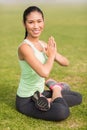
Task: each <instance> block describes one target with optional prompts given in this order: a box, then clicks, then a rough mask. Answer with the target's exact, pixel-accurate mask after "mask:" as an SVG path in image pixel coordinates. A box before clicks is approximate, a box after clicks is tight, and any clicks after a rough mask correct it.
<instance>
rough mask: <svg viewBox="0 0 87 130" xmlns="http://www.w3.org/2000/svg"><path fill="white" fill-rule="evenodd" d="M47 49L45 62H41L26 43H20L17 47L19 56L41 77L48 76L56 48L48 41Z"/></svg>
mask: <svg viewBox="0 0 87 130" xmlns="http://www.w3.org/2000/svg"><path fill="white" fill-rule="evenodd" d="M47 48H48V49H47V50H46V53H47V55H48V60H47V62H46V63H45V64H42V63H41V62H40V61H39V60H38V59H37V58H36V57H35V55H34V52H33V50H32V48H31V47H30V46H28V45H27V44H22V45H21V46H20V47H19V49H18V54H19V58H20V59H21V60H25V61H26V62H27V63H28V64H29V65H30V66H31V67H32V68H33V69H34V70H35V71H36V72H37V73H38V74H39V75H40V76H41V77H45V78H46V77H48V76H49V73H50V71H51V69H52V67H53V63H54V59H55V54H56V48H55V46H52V44H51V42H50V41H49V42H48V47H47Z"/></svg>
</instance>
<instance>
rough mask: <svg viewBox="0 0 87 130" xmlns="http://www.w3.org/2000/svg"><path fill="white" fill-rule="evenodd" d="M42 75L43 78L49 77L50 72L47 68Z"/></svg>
mask: <svg viewBox="0 0 87 130" xmlns="http://www.w3.org/2000/svg"><path fill="white" fill-rule="evenodd" d="M40 76H41V77H43V78H48V77H49V72H48V71H47V70H46V71H43V72H42V73H41V74H40Z"/></svg>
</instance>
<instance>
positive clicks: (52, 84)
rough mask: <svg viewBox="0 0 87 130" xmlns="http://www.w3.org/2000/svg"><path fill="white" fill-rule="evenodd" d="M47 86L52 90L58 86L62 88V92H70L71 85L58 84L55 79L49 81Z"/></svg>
mask: <svg viewBox="0 0 87 130" xmlns="http://www.w3.org/2000/svg"><path fill="white" fill-rule="evenodd" d="M45 85H46V86H47V87H48V88H49V89H51V90H52V88H53V86H55V85H58V86H60V87H61V88H62V90H70V85H69V84H67V83H65V82H57V81H55V80H53V79H49V80H47V81H46V83H45Z"/></svg>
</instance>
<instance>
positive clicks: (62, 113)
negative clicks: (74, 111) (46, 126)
mask: <svg viewBox="0 0 87 130" xmlns="http://www.w3.org/2000/svg"><path fill="white" fill-rule="evenodd" d="M69 115H70V110H69V107H65V106H62V105H61V106H60V107H59V106H58V109H57V108H56V110H55V121H62V120H65V119H67V118H68V117H69Z"/></svg>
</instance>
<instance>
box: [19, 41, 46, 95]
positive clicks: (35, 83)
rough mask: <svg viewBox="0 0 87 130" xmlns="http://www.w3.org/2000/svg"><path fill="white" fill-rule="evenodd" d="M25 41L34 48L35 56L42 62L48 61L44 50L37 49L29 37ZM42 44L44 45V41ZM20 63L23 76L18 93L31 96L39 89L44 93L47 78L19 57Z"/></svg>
mask: <svg viewBox="0 0 87 130" xmlns="http://www.w3.org/2000/svg"><path fill="white" fill-rule="evenodd" d="M23 43H26V44H28V45H29V46H30V47H31V48H32V49H33V51H34V54H35V57H36V58H37V59H38V60H39V61H40V62H41V63H42V64H44V63H45V62H46V60H47V57H46V54H45V53H44V52H40V51H39V50H38V49H36V48H35V46H34V45H33V44H32V43H31V42H30V41H29V40H27V39H25V40H24V42H23ZM41 45H42V47H44V46H43V44H42V43H41ZM19 64H20V67H21V77H20V82H19V86H18V89H17V95H18V96H20V97H30V96H32V95H33V94H34V92H35V91H37V90H38V91H39V92H40V93H42V92H43V91H44V83H45V78H43V77H41V76H39V75H38V74H37V73H36V72H35V71H34V70H33V69H32V68H31V66H30V65H29V64H28V63H27V62H26V61H25V60H20V59H19Z"/></svg>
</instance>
